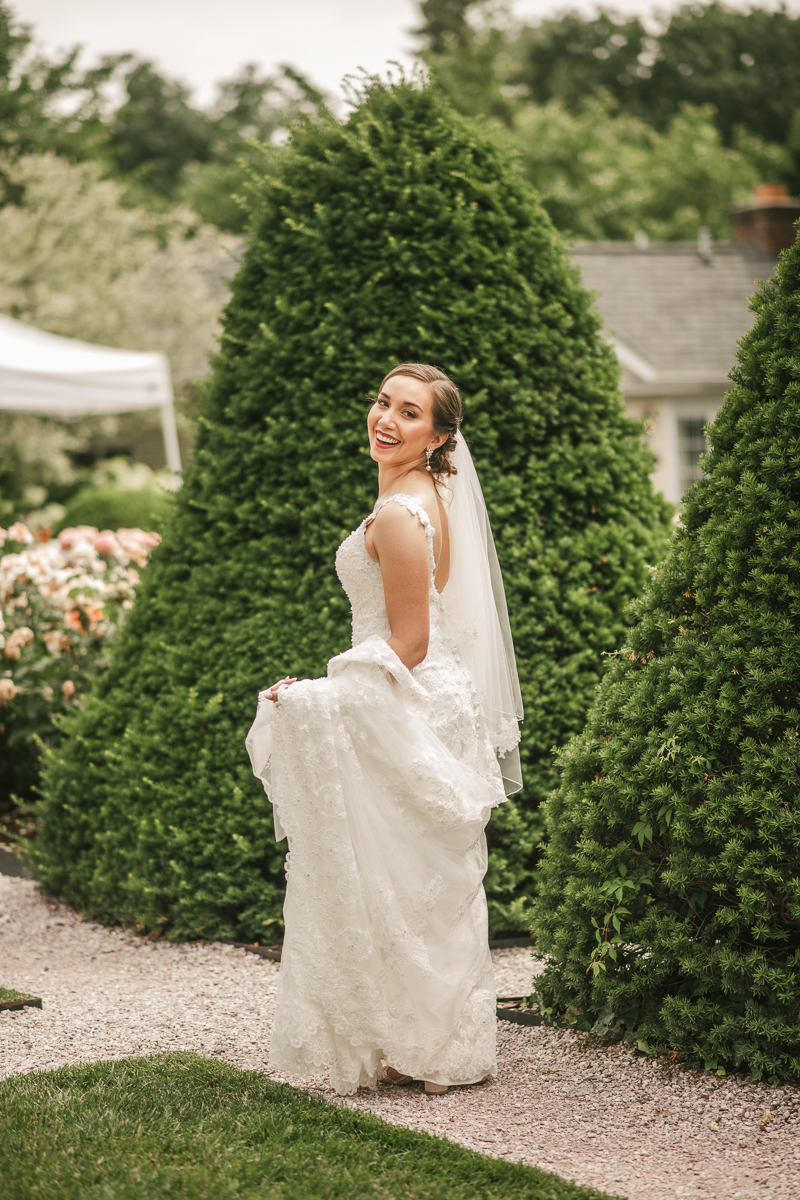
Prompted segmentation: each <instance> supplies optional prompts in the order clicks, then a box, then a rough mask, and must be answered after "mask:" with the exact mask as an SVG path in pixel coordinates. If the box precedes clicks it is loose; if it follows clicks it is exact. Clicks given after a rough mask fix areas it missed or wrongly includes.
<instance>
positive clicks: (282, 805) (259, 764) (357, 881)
mask: <svg viewBox="0 0 800 1200" xmlns="http://www.w3.org/2000/svg"><path fill="white" fill-rule="evenodd" d="M390 502H394V503H398V504H402V505H404V506H405V507H406V508H408V509H409V510H410V512H411V513H412V514H414V516H416V517H417V518H418V519H419V520H420V521H421V523H422V525H423V526H424V528H425V533H426V538H427V545H428V556H429V561H430V643H429V648H428V654H427V657H426V658H425V660H424V662H422V663H421V664H420V665H419V666H418V667H415V668H414V669H413V670H412V671H409V670H408V669H407V668H406V667H405V666H403V664H402V663H401V662H400V660H399V659H398V658H397V656H396V655H395V654H394V652H393V651H392V650H391V649H390V647H389V646H388V644H387V641H386V639H387V638H388V637H389V636H390V633H391V631H390V629H389V624H388V619H387V616H386V606H385V603H384V595H383V582H382V577H381V569H380V566H379V565H378V563H376V562H375V561H374V560H373V559H372V558H370V556H369V554H368V553H367V549H366V546H365V543H364V532H365V529H366V527H367V525H368V524H369V522H370V521H371V520H372V518H373V516H374V515H375V514H372V515H371V516H369V517H367V518H366V520H364V521H363V522H362V523H361V525H359V527H358V529H356V530H355V531H354V532H353V533H351V534H350V536H349V537H348V538H347V539H346V540H345V541H344V542H343V543H342V545H341V546H340V547H339V550H338V552H337V555H336V570H337V572H338V575H339V578H340V580H341V582H342V584H343V586H344V589H345V591H346V592H347V595H348V598H349V600H350V604H351V607H352V619H353V648H352V649H351V650H348V651H346V653H344V654H340V655H338V656H337V657H336V658H333V659H331V661H330V662H329V663H328V675H327V678H325V679H304V680H301V681H300V682H298V683H295V684H293V685H292V686H291V687H290V688H287V689H284V690H283V691H281V693H280V699H279V701H278V703H277V704H272V703H271V702H269V701H266V702H265V703H263V704H262V706H261V707H260V709H259V712H258V715H257V717H256V720H255V722H254V724H253V727H252V729H251V730H250V734H249V736H248V740H247V746H248V750H249V752H250V757H251V761H252V763H253V770H254V772H255V774H256V775H257V776H258V777H259V778H260V779H261V780H262V781H263V783H264V786H265V788H266V790H267V793H268V795H269V797H270V799H271V801H272V803H273V806H274V812H275V828H276V836H277V837H278V838H279V839H281V838H283V837H288V840H289V854H288V856H287V860H286V862H287V893H286V904H285V908H284V913H285V917H286V935H285V941H284V947H283V956H282V961H281V972H280V979H279V984H278V998H277V1008H276V1014H275V1025H274V1031H273V1035H272V1046H271V1050H270V1058H269V1061H270V1066H272V1067H274V1068H276V1069H278V1070H280V1071H284V1072H286V1073H288V1074H290V1075H294V1076H298V1077H308V1076H316V1075H320V1074H323V1073H326V1072H329V1075H330V1080H331V1084H332V1086H333V1087H334V1088H335V1090H336V1091H337V1092H338V1093H340V1094H348V1093H351V1092H354V1091H355V1090H356V1088H358V1087H360V1086H369V1087H374V1086H375V1083H376V1080H377V1078H378V1076H379V1075H380V1074H381V1073H382V1070H383V1067H384V1066H385V1065H389V1066H392V1067H394V1068H395V1070H397V1071H400V1072H401V1073H403V1074H407V1075H412V1076H413V1077H414V1078H416V1079H428V1080H431V1081H432V1082H433V1083H441V1084H468V1083H475V1082H477V1081H478V1080H481V1079H483V1078H484V1077H485V1076H494V1075H495V1074H496V1070H497V1068H496V1057H495V990H494V977H493V971H492V961H491V957H490V954H489V948H488V941H487V914H486V898H485V895H484V891H483V882H482V881H483V876H484V874H485V871H486V839H485V837H484V828H485V826H486V822H487V820H488V818H489V814H490V812H491V809H492V808H493V807H494V806H495V805H498V804H500V803H502V802H503V801H504V800H505V798H506V797H505V792H504V789H503V784H502V780H501V776H500V770H499V768H498V764H497V758H496V756H495V754H494V752H493V750H492V746H491V744H490V738H489V734H488V730H487V725H486V721H485V718H484V715H483V710H482V708H481V705H480V704H479V702H478V697H477V693H476V690H475V685H474V683H473V681H472V679H471V677H470V675H469V674H468V672H467V670H466V669H465V667H464V665H463V663H462V661H461V659H460V657H459V655H458V652H457V650H456V648H455V645H454V642H453V639H452V637H451V635H450V633H449V632H448V622H447V612H446V597H447V589H446V588H445V590H444V593H443V595H441V596H440V595H439V593H438V592H437V591H436V588H435V587H434V558H433V534H434V529H433V527H432V525H431V522H430V520H429V519H428V515H427V514H426V513H425V511H424V509H423V508H422V506H421V504H420V502H419V501H418V500H415V499H414V498H412V497H409V496H405V495H394V496H390V497H388V499H387V500H386V501H384V503H390ZM381 507H382V506H381Z"/></svg>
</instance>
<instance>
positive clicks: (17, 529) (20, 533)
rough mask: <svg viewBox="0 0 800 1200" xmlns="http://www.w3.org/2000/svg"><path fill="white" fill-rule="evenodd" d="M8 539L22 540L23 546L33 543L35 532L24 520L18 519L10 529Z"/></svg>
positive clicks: (13, 540)
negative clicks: (32, 531) (24, 523)
mask: <svg viewBox="0 0 800 1200" xmlns="http://www.w3.org/2000/svg"><path fill="white" fill-rule="evenodd" d="M8 539H9V541H11V542H22V544H23V546H30V545H32V544H33V534H32V533H31V531H30V529H28V526H27V525H23V523H22V521H17V523H16V524H15V525H12V526H11V528H10V529H9V531H8Z"/></svg>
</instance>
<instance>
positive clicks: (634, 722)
mask: <svg viewBox="0 0 800 1200" xmlns="http://www.w3.org/2000/svg"><path fill="white" fill-rule="evenodd" d="M753 307H754V309H755V311H756V313H757V319H756V323H755V326H754V328H753V329H752V331H751V332H750V333H749V334H748V335H747V337H745V338H744V340H743V341H742V343H741V348H740V351H739V357H738V365H737V366H736V367H735V369H734V370H733V372H732V379H733V381H734V383H735V385H736V386H735V387H734V389H733V391H731V392H730V393H729V394H728V396H727V399H726V401H725V404H724V406H723V408H722V409H721V411H720V412H719V414H718V416H717V419H716V421H715V422H714V425H713V426H712V428H711V430H710V432H709V437H710V442H711V450H710V453H709V454H708V456H707V458H706V460H705V470H706V472H707V475H706V477H705V478H703V479H701V480H700V481H699V482H698V483H696V484H695V485H694V486H693V487H692V489H691V490H690V491H689V492H688V494H687V496H686V497H685V502H684V508H683V525H682V527H681V528H680V529H679V530H678V532H677V534H676V537H675V540H674V542H673V544H672V547H671V551H670V553H669V555H668V557H667V559H666V561H665V562H664V563H663V564H662V565H661V566H660V567H659V568H658V570H657V571H656V573H655V575H654V577H653V580H652V582H651V584H650V586H649V587H648V589H647V590H646V592H645V594H644V597H643V599H642V600H640V601H639V602H637V604H636V606H635V609H634V613H635V620H636V623H635V625H634V627H633V629H632V630H631V634H630V638H629V643H628V646H627V647H626V649H625V650H624V651H623V652H621V653H620V654H619V656H618V657H617V658H616V660H615V662H614V664H613V667H612V668H611V670H610V671H609V672H608V674H607V675H606V676H605V679H604V680H603V683H602V684H601V687H600V689H599V692H598V697H597V700H596V703H595V704H594V706H593V708H592V711H591V713H590V716H589V719H588V723H587V725H586V729H585V730H584V732H583V733H582V734H581V735H580V736H579V737H577V738H575V740H574V741H573V742H572V743H571V744H570V745H569V747H568V748H567V749H566V750H565V751H564V753H563V755H562V757H561V766H562V773H563V782H562V784H561V787H560V789H559V791H558V792H557V793H556V794H555V795H554V796H553V798H552V800H551V801H550V803H549V822H548V824H549V830H550V841H549V844H548V847H547V851H546V855H545V857H544V861H543V865H542V891H541V894H540V896H539V897H538V899H537V902H536V905H535V908H534V912H533V924H534V927H535V930H536V933H537V935H538V943H537V945H538V948H539V950H541V951H543V952H545V953H546V954H549V955H551V956H552V957H553V960H554V961H553V962H551V964H550V966H549V967H548V969H547V970H546V971H545V973H544V975H543V976H541V977H540V978H539V980H537V990H538V993H539V996H540V998H541V1000H542V1002H543V1004H544V1005H545V1006H546V1007H548V1008H551V1009H553V1010H555V1012H557V1013H564V1012H566V1011H569V1010H570V1009H571V1010H572V1011H573V1016H574V1017H575V1016H576V1014H577V1021H578V1024H579V1026H580V1027H583V1028H590V1027H592V1026H593V1025H594V1026H595V1027H596V1028H597V1029H602V1030H608V1029H612V1030H615V1031H617V1032H619V1033H622V1034H623V1035H624V1036H625V1037H626V1038H627V1039H628V1040H631V1041H634V1042H639V1044H640V1045H641V1046H642V1047H643V1048H645V1049H646V1048H648V1047H649V1048H663V1047H669V1048H671V1049H672V1050H675V1051H678V1052H679V1053H680V1054H681V1055H683V1056H685V1057H686V1059H687V1060H688V1061H689V1062H691V1063H693V1064H696V1065H699V1066H704V1067H706V1068H717V1069H720V1070H722V1071H723V1073H724V1070H728V1069H737V1070H740V1069H741V1070H745V1071H747V1072H749V1073H750V1074H752V1075H754V1076H756V1077H762V1076H766V1077H770V1078H776V1077H777V1078H782V1079H792V1080H794V1081H795V1082H800V1023H798V1010H799V1009H800V809H798V793H800V701H799V699H798V688H799V686H800V685H799V684H798V681H799V680H800V244H796V245H795V246H794V247H793V249H791V250H790V251H787V252H786V253H785V255H784V257H783V260H782V262H781V263H780V264H779V266H778V270H777V273H776V275H775V278H774V280H773V281H772V283H771V284H770V285H768V286H766V287H762V289H761V290H760V292H759V293H758V294H757V296H756V297H755V299H754V302H753Z"/></svg>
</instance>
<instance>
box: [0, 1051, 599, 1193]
mask: <svg viewBox="0 0 800 1200" xmlns="http://www.w3.org/2000/svg"><path fill="white" fill-rule="evenodd" d="M430 1103H432V1104H436V1103H439V1104H441V1103H446V1101H441V1100H439V1101H437V1100H431V1101H430ZM0 1179H2V1181H3V1185H2V1194H3V1200H40V1198H41V1200H66V1198H67V1197H70V1198H74V1200H94V1198H97V1200H128V1198H130V1200H161V1198H162V1197H170V1198H171V1197H185V1198H187V1200H206V1198H208V1200H234V1198H235V1200H250V1198H251V1197H252V1198H255V1197H259V1198H260V1200H322V1198H324V1200H328V1198H330V1200H335V1198H336V1200H338V1198H339V1197H341V1198H342V1200H357V1198H359V1197H364V1198H367V1197H369V1198H371V1200H395V1198H396V1200H401V1198H402V1200H439V1198H442V1197H446V1198H447V1200H600V1196H601V1194H600V1193H599V1192H596V1191H594V1190H592V1189H591V1188H582V1187H576V1186H575V1185H574V1184H571V1183H566V1182H565V1181H564V1180H562V1179H559V1178H557V1177H556V1176H555V1175H549V1174H546V1173H545V1172H543V1171H537V1170H535V1169H534V1168H531V1167H521V1166H516V1165H514V1164H512V1163H506V1162H499V1161H497V1160H492V1159H487V1158H483V1157H482V1156H481V1155H479V1154H474V1153H472V1152H471V1151H469V1150H463V1149H461V1148H460V1147H458V1146H454V1145H451V1144H450V1143H449V1142H446V1141H444V1140H442V1139H441V1138H437V1137H430V1136H429V1135H428V1134H424V1133H413V1132H412V1131H411V1130H408V1129H401V1128H397V1127H395V1126H392V1125H387V1124H385V1123H384V1122H383V1121H380V1120H378V1119H377V1118H375V1117H371V1116H368V1115H366V1114H364V1113H361V1112H354V1111H352V1110H351V1109H347V1108H340V1107H339V1106H338V1105H335V1104H329V1103H327V1102H326V1101H323V1100H320V1099H319V1098H318V1097H314V1096H309V1095H307V1094H306V1093H305V1092H302V1091H298V1090H296V1089H294V1088H291V1087H288V1086H286V1085H284V1084H277V1083H272V1082H271V1081H270V1080H268V1079H265V1078H264V1076H263V1075H259V1074H258V1073H257V1072H255V1071H239V1070H237V1069H236V1068H235V1067H230V1066H227V1065H226V1064H224V1063H220V1062H217V1061H216V1060H213V1059H208V1058H200V1057H198V1056H197V1055H194V1054H187V1053H179V1054H163V1055H157V1056H154V1057H152V1058H134V1059H123V1060H122V1061H119V1062H105V1063H95V1064H92V1065H91V1066H81V1067H63V1068H61V1069H60V1070H58V1071H46V1072H37V1073H35V1074H30V1075H17V1076H14V1077H13V1078H11V1079H7V1080H5V1081H4V1082H3V1083H1V1084H0Z"/></svg>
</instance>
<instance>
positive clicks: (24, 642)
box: [3, 625, 33, 662]
mask: <svg viewBox="0 0 800 1200" xmlns="http://www.w3.org/2000/svg"><path fill="white" fill-rule="evenodd" d="M32 641H33V630H32V629H28V627H27V625H20V627H19V629H14V630H12V631H11V633H10V634H9V635H8V637H7V638H6V645H5V650H4V651H3V653H4V654H5V656H6V658H10V659H11V660H12V662H16V661H17V659H18V658H19V656H20V654H21V652H22V651H23V650H24V648H25V647H26V646H28V645H30V643H31V642H32Z"/></svg>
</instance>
